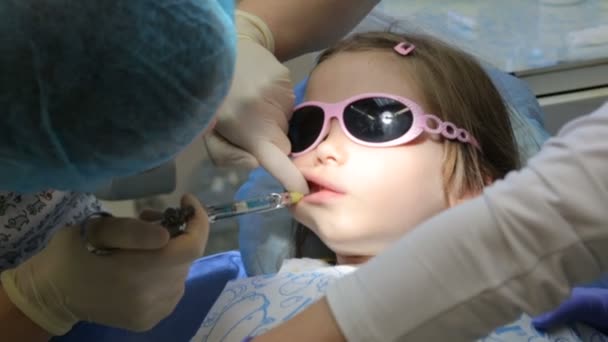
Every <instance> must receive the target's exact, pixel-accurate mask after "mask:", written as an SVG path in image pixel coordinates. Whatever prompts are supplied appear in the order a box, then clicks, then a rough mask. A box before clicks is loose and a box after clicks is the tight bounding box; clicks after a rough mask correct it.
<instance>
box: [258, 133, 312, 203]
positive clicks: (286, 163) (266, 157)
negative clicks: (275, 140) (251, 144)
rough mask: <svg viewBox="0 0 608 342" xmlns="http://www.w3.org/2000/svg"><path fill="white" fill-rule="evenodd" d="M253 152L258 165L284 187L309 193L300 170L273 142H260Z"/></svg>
mask: <svg viewBox="0 0 608 342" xmlns="http://www.w3.org/2000/svg"><path fill="white" fill-rule="evenodd" d="M253 153H254V155H255V156H256V157H257V158H258V160H259V162H260V165H261V166H262V167H263V168H264V169H266V171H268V172H269V173H270V174H271V175H273V176H274V177H275V178H276V179H277V180H278V181H279V183H281V184H282V185H283V186H284V187H285V189H287V190H288V191H298V192H301V193H303V194H307V193H309V189H308V183H307V182H306V179H304V176H302V173H301V172H300V170H298V168H297V167H296V166H295V164H294V163H293V162H292V161H291V159H289V157H288V156H287V155H286V154H285V153H283V151H281V150H280V149H279V148H278V147H277V146H276V145H275V144H272V143H270V142H266V141H265V142H260V143H259V144H258V145H257V147H256V149H255V151H253Z"/></svg>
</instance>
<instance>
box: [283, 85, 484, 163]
mask: <svg viewBox="0 0 608 342" xmlns="http://www.w3.org/2000/svg"><path fill="white" fill-rule="evenodd" d="M332 118H336V119H337V120H338V122H339V123H340V126H341V127H342V130H343V131H344V132H345V133H346V135H347V136H348V138H349V139H351V140H352V141H354V142H356V143H358V144H361V145H364V146H370V147H391V146H398V145H403V144H407V143H408V142H410V141H412V140H414V139H416V138H417V137H418V136H420V134H422V132H428V133H431V134H440V135H441V136H443V137H445V138H446V139H450V140H457V141H460V142H462V143H468V144H471V145H473V146H475V147H476V148H477V149H480V147H479V144H478V143H477V140H475V138H474V137H473V136H472V135H471V134H470V133H469V132H468V131H466V130H464V129H462V128H459V127H457V126H456V125H455V124H453V123H451V122H448V121H442V120H441V119H439V118H438V117H437V116H435V115H432V114H427V113H425V112H424V111H423V110H422V108H421V107H420V106H419V105H418V104H416V103H415V102H414V101H412V100H409V99H406V98H403V97H400V96H396V95H391V94H383V93H366V94H360V95H356V96H353V97H351V98H349V99H346V100H344V101H340V102H337V103H324V102H316V101H309V102H304V103H302V104H300V105H298V106H296V107H295V108H294V111H293V116H292V118H291V120H290V121H289V132H288V137H289V140H290V142H291V156H293V157H297V156H299V155H302V154H304V153H307V152H309V151H310V150H312V149H313V148H315V147H316V146H317V145H318V144H320V143H321V142H322V141H323V139H324V138H325V136H327V134H328V132H329V127H330V125H329V124H330V122H331V119H332Z"/></svg>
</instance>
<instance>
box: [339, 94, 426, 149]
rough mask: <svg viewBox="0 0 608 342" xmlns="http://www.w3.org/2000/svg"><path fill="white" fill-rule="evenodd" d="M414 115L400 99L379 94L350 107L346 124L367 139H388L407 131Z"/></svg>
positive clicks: (382, 140) (352, 132) (347, 109)
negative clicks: (379, 95)
mask: <svg viewBox="0 0 608 342" xmlns="http://www.w3.org/2000/svg"><path fill="white" fill-rule="evenodd" d="M413 120H414V116H413V114H412V111H411V110H410V108H408V107H407V106H406V105H404V104H403V103H400V102H399V101H396V100H393V99H390V98H386V97H375V98H369V99H362V100H358V101H355V102H353V103H351V104H350V105H348V107H346V109H345V112H344V125H345V126H346V129H348V131H349V132H350V134H352V135H353V136H355V137H357V138H358V139H361V140H363V141H367V142H378V143H380V142H387V141H391V140H394V139H397V138H399V137H401V136H402V135H404V134H405V133H407V131H408V130H409V129H410V128H411V127H412V123H413Z"/></svg>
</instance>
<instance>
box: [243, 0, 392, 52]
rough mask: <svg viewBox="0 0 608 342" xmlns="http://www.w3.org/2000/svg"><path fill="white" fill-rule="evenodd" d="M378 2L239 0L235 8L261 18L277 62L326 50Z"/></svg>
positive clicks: (345, 0) (350, 0) (344, 0)
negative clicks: (270, 39)
mask: <svg viewBox="0 0 608 342" xmlns="http://www.w3.org/2000/svg"><path fill="white" fill-rule="evenodd" d="M379 2H380V1H379V0H358V1H352V0H299V1H297V0H291V1H285V0H242V1H241V2H240V3H239V5H238V8H239V9H240V10H243V11H246V12H248V13H251V14H254V15H256V16H258V17H260V18H261V19H262V20H263V21H264V22H265V23H266V24H267V25H268V28H269V29H270V31H271V32H272V35H273V36H274V41H275V44H274V45H275V47H274V55H275V56H276V57H277V59H278V60H280V61H286V60H288V59H291V58H294V57H297V56H299V55H302V54H305V53H307V52H312V51H315V50H319V49H323V48H326V47H327V46H328V45H330V44H332V43H334V42H335V41H337V40H338V39H340V38H341V37H342V36H344V35H345V34H347V33H348V32H349V31H350V30H352V29H353V27H355V25H357V23H359V21H361V19H363V17H365V16H366V15H367V14H368V13H369V12H370V11H371V10H372V8H373V7H374V6H376V5H377V4H378V3H379Z"/></svg>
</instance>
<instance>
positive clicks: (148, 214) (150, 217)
mask: <svg viewBox="0 0 608 342" xmlns="http://www.w3.org/2000/svg"><path fill="white" fill-rule="evenodd" d="M139 219H140V220H143V221H147V222H158V221H160V220H162V219H163V213H162V212H160V211H158V210H151V209H144V210H142V211H141V212H140V213H139Z"/></svg>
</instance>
